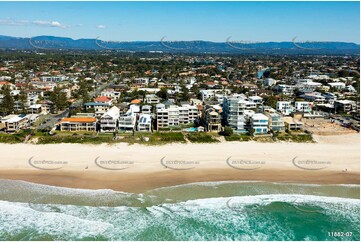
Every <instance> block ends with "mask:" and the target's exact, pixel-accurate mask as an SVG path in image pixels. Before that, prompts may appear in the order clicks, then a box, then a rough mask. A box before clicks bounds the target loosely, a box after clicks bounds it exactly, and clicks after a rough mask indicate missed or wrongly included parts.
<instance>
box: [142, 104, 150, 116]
mask: <svg viewBox="0 0 361 242" xmlns="http://www.w3.org/2000/svg"><path fill="white" fill-rule="evenodd" d="M151 112H152V106H150V105H143V106H142V114H151Z"/></svg>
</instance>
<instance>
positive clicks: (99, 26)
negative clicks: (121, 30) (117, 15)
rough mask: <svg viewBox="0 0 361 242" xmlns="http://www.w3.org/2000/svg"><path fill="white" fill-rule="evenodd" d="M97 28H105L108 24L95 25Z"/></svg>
mask: <svg viewBox="0 0 361 242" xmlns="http://www.w3.org/2000/svg"><path fill="white" fill-rule="evenodd" d="M95 27H96V28H97V29H105V28H106V26H105V25H102V24H99V25H97V26H95Z"/></svg>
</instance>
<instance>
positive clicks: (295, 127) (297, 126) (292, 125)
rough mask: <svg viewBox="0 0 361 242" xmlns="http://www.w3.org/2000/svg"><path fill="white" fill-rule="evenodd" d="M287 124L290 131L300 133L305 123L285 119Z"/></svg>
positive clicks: (290, 118)
mask: <svg viewBox="0 0 361 242" xmlns="http://www.w3.org/2000/svg"><path fill="white" fill-rule="evenodd" d="M283 121H284V123H285V128H286V129H287V130H290V131H299V130H302V128H303V122H301V121H299V120H297V119H295V118H292V117H283Z"/></svg>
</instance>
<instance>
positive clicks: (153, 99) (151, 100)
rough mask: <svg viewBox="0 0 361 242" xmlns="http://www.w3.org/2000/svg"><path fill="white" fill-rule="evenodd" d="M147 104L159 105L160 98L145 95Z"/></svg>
mask: <svg viewBox="0 0 361 242" xmlns="http://www.w3.org/2000/svg"><path fill="white" fill-rule="evenodd" d="M145 102H146V103H149V104H158V103H159V102H160V98H159V97H158V96H157V95H155V94H148V95H145Z"/></svg>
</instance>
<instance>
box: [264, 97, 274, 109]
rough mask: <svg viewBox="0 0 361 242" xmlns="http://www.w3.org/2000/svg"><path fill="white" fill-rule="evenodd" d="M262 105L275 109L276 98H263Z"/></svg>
mask: <svg viewBox="0 0 361 242" xmlns="http://www.w3.org/2000/svg"><path fill="white" fill-rule="evenodd" d="M264 105H266V106H270V107H272V108H276V105H277V98H276V97H275V96H267V97H265V98H264Z"/></svg>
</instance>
